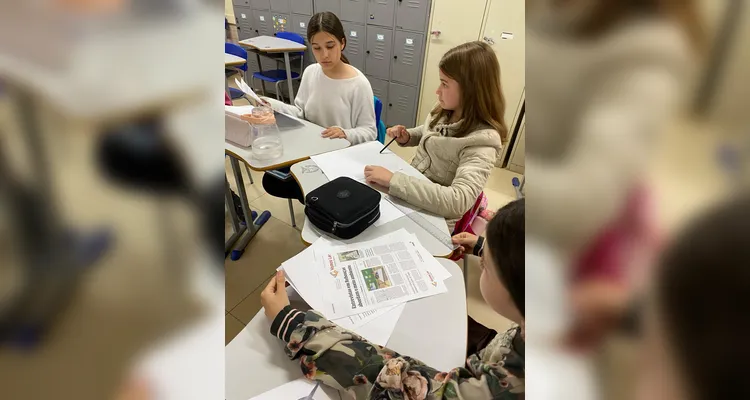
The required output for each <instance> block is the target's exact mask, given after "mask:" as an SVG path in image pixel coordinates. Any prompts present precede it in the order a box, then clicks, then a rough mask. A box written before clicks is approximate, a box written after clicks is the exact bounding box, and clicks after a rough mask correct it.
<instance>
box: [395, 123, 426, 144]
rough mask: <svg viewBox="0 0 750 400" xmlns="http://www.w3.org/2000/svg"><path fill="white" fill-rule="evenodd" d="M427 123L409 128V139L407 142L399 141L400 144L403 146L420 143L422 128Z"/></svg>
mask: <svg viewBox="0 0 750 400" xmlns="http://www.w3.org/2000/svg"><path fill="white" fill-rule="evenodd" d="M424 127H425V125H419V126H416V127H414V128H409V129H407V130H406V131H407V132H409V141H408V142H406V144H401V143H399V146H401V147H415V146H418V145H419V142H420V141H421V140H422V135H423V133H422V129H424Z"/></svg>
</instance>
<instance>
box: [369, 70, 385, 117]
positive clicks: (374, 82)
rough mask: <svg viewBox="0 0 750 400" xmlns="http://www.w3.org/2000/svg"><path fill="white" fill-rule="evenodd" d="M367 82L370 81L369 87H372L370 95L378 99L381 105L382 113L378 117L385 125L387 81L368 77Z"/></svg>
mask: <svg viewBox="0 0 750 400" xmlns="http://www.w3.org/2000/svg"><path fill="white" fill-rule="evenodd" d="M367 80H369V81H370V86H372V94H374V95H375V96H376V97H377V98H379V99H380V102H381V103H383V112H382V113H381V115H380V120H381V121H383V123H386V121H387V119H386V118H387V115H388V81H384V80H382V79H378V78H373V77H371V76H368V77H367ZM386 124H387V123H386Z"/></svg>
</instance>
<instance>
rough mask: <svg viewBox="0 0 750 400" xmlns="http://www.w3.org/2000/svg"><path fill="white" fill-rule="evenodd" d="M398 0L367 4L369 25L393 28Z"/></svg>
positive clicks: (376, 1) (373, 1)
mask: <svg viewBox="0 0 750 400" xmlns="http://www.w3.org/2000/svg"><path fill="white" fill-rule="evenodd" d="M395 11H396V0H370V1H369V2H368V3H367V23H368V24H370V25H379V26H388V27H393V14H394V12H395Z"/></svg>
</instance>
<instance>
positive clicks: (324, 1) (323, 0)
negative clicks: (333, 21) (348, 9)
mask: <svg viewBox="0 0 750 400" xmlns="http://www.w3.org/2000/svg"><path fill="white" fill-rule="evenodd" d="M323 11H330V12H332V13H334V14H336V16H339V15H341V0H315V14H317V13H320V12H323Z"/></svg>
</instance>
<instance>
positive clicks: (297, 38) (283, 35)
mask: <svg viewBox="0 0 750 400" xmlns="http://www.w3.org/2000/svg"><path fill="white" fill-rule="evenodd" d="M276 37H277V38H279V39H286V40H291V41H292V42H297V43H299V44H305V38H304V37H302V35H300V34H299V33H295V32H286V31H280V32H276ZM290 54H294V55H295V56H299V55H304V54H305V52H304V51H300V52H298V53H290Z"/></svg>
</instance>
